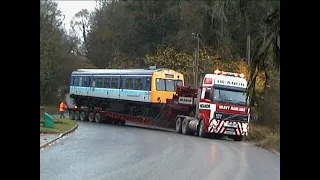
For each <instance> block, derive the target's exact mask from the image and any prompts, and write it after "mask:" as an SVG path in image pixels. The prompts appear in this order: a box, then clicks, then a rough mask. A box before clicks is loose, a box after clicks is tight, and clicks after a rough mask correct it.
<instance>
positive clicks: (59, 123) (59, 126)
mask: <svg viewBox="0 0 320 180" xmlns="http://www.w3.org/2000/svg"><path fill="white" fill-rule="evenodd" d="M75 125H77V121H74V120H70V119H60V118H55V119H54V127H53V128H45V127H43V123H40V133H46V134H56V133H63V132H65V131H68V130H70V129H72V128H73V127H74V126H75Z"/></svg>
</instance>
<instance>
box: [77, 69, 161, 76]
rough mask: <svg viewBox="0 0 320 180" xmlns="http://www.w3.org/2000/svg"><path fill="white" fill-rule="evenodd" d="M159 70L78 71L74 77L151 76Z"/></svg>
mask: <svg viewBox="0 0 320 180" xmlns="http://www.w3.org/2000/svg"><path fill="white" fill-rule="evenodd" d="M159 70H161V69H78V70H76V71H73V72H72V74H74V75H82V74H83V75H85V74H101V75H104V74H105V75H122V74H123V75H151V74H152V73H154V72H156V71H159Z"/></svg>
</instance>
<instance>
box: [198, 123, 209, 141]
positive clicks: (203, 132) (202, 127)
mask: <svg viewBox="0 0 320 180" xmlns="http://www.w3.org/2000/svg"><path fill="white" fill-rule="evenodd" d="M204 128H205V127H204V120H200V123H199V136H200V137H203V138H205V137H207V135H208V134H207V132H206V131H205V130H204Z"/></svg>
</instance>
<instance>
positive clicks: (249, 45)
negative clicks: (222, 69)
mask: <svg viewBox="0 0 320 180" xmlns="http://www.w3.org/2000/svg"><path fill="white" fill-rule="evenodd" d="M250 49H251V39H250V35H248V36H247V61H248V66H249V67H250V63H251V59H250V57H251V54H250Z"/></svg>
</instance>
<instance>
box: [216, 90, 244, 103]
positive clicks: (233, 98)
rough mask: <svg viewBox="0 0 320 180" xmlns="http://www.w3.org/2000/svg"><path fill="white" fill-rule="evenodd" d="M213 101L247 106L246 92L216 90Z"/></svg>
mask: <svg viewBox="0 0 320 180" xmlns="http://www.w3.org/2000/svg"><path fill="white" fill-rule="evenodd" d="M213 101H215V102H223V103H230V104H235V105H241V106H247V105H248V103H247V101H246V93H245V91H239V90H238V91H237V90H229V89H220V88H214V90H213Z"/></svg>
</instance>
